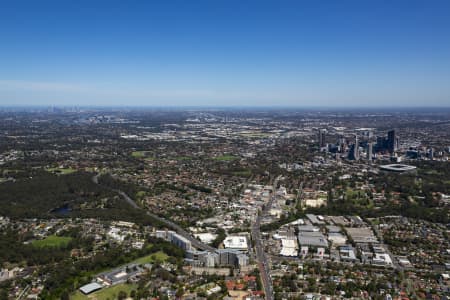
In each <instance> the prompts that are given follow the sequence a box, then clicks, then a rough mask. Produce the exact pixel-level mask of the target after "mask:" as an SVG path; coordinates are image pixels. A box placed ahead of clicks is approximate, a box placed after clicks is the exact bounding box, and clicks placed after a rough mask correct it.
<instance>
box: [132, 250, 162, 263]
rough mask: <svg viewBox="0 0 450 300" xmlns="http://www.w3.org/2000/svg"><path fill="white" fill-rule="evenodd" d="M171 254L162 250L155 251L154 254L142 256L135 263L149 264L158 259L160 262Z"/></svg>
mask: <svg viewBox="0 0 450 300" xmlns="http://www.w3.org/2000/svg"><path fill="white" fill-rule="evenodd" d="M168 257H169V256H168V255H167V254H165V253H164V252H162V251H158V252H155V253H153V254H150V255H147V256H144V257H140V258H138V259H136V260H134V261H133V263H135V264H148V263H154V262H156V261H158V262H164V261H166V260H167V258H168Z"/></svg>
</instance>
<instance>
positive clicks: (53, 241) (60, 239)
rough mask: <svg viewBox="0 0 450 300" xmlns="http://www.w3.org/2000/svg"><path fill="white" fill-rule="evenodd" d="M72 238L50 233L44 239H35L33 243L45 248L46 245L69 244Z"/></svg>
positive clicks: (35, 245) (58, 245)
mask: <svg viewBox="0 0 450 300" xmlns="http://www.w3.org/2000/svg"><path fill="white" fill-rule="evenodd" d="M71 240H72V238H71V237H67V236H56V235H49V236H48V237H46V238H45V239H43V240H35V241H33V242H32V245H33V246H34V247H39V248H44V247H58V248H60V247H65V246H67V245H68V244H69V243H70V241H71Z"/></svg>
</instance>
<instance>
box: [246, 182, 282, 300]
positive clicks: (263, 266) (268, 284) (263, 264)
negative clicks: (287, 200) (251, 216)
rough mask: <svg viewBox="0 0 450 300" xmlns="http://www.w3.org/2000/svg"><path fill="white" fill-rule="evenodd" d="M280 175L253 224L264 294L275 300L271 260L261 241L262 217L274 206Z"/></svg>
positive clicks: (270, 299)
mask: <svg viewBox="0 0 450 300" xmlns="http://www.w3.org/2000/svg"><path fill="white" fill-rule="evenodd" d="M278 180H279V176H278V177H277V178H276V179H275V180H274V182H273V191H272V195H271V196H270V199H269V201H268V202H267V203H266V204H265V205H264V208H263V209H262V210H261V211H259V212H258V215H257V216H256V220H255V223H253V225H252V240H253V241H254V242H255V251H256V259H257V260H258V266H259V273H260V276H261V281H262V285H263V288H264V294H265V296H266V300H273V299H274V293H273V286H272V279H271V278H270V275H269V261H268V260H267V256H266V253H265V252H264V245H263V243H262V241H261V230H260V228H261V218H262V217H263V216H265V215H266V214H267V212H268V211H269V209H270V208H271V207H272V203H273V201H274V200H275V191H276V189H277V184H278Z"/></svg>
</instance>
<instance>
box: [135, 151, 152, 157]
mask: <svg viewBox="0 0 450 300" xmlns="http://www.w3.org/2000/svg"><path fill="white" fill-rule="evenodd" d="M148 154H149V153H148V151H133V152H131V156H133V157H134V158H144V157H146V156H147V155H148Z"/></svg>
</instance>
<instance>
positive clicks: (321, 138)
mask: <svg viewBox="0 0 450 300" xmlns="http://www.w3.org/2000/svg"><path fill="white" fill-rule="evenodd" d="M323 147H325V129H319V148H323Z"/></svg>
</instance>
